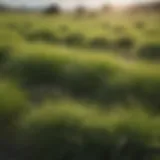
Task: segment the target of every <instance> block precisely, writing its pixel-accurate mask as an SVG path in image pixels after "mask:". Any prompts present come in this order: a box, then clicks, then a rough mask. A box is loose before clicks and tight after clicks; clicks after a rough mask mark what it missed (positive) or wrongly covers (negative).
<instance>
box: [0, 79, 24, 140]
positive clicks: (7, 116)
mask: <svg viewBox="0 0 160 160" xmlns="http://www.w3.org/2000/svg"><path fill="white" fill-rule="evenodd" d="M26 105H27V100H26V96H25V94H24V92H23V91H21V89H19V88H18V87H17V86H15V85H14V84H12V83H10V82H7V81H0V128H1V133H0V140H2V139H4V137H5V138H6V137H7V136H9V135H12V133H13V132H14V129H15V126H16V123H17V121H18V120H19V118H20V117H21V115H22V113H23V112H24V111H25V109H26ZM7 138H9V137H7ZM5 140H6V139H5Z"/></svg>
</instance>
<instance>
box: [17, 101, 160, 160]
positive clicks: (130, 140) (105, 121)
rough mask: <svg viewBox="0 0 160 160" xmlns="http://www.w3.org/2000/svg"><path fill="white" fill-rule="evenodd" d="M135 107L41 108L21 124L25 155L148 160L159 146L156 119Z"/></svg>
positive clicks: (55, 105)
mask: <svg viewBox="0 0 160 160" xmlns="http://www.w3.org/2000/svg"><path fill="white" fill-rule="evenodd" d="M135 107H136V106H133V108H131V109H128V110H127V109H124V108H121V109H112V110H111V111H104V110H99V109H97V108H95V107H91V106H87V105H84V104H80V103H79V104H78V103H75V102H74V101H68V100H67V101H66V100H64V101H63V102H57V101H56V102H52V103H47V104H44V105H42V107H41V108H40V109H34V110H32V111H31V113H30V114H28V115H27V116H26V117H25V118H24V119H23V120H22V122H21V132H20V134H21V136H19V137H21V138H22V139H21V138H20V141H21V144H22V145H23V143H25V145H26V143H27V146H26V147H27V148H26V149H25V151H24V153H25V154H29V155H30V156H31V159H40V160H41V159H42V160H43V159H52V158H54V159H63V158H66V157H68V158H74V159H75V160H79V159H101V158H102V159H103V158H107V159H111V160H112V159H114V158H118V159H123V158H124V157H125V156H127V158H128V159H131V158H133V159H138V160H140V159H141V158H142V157H143V156H146V157H148V156H149V155H148V156H147V150H148V149H150V148H152V147H155V146H157V145H159V144H160V141H159V134H160V130H159V127H158V126H159V122H160V121H159V117H156V116H152V115H150V114H148V113H147V112H145V111H143V110H141V109H140V108H135ZM44 146H45V147H44ZM126 146H128V147H127V148H125V147H126ZM40 148H41V149H42V148H43V149H42V150H41V153H39V150H40ZM141 156H142V157H141Z"/></svg>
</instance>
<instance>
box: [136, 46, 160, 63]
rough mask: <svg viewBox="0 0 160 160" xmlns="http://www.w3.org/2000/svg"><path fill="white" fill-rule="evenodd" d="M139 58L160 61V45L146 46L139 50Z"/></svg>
mask: <svg viewBox="0 0 160 160" xmlns="http://www.w3.org/2000/svg"><path fill="white" fill-rule="evenodd" d="M139 56H140V57H142V58H144V59H148V60H160V45H159V44H146V45H144V46H142V47H141V48H140V49H139Z"/></svg>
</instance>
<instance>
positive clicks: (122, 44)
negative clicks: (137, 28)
mask: <svg viewBox="0 0 160 160" xmlns="http://www.w3.org/2000/svg"><path fill="white" fill-rule="evenodd" d="M113 43H114V44H113V47H115V49H119V50H129V49H132V48H134V41H133V40H132V39H131V38H129V37H122V38H119V39H117V40H116V41H115V42H113Z"/></svg>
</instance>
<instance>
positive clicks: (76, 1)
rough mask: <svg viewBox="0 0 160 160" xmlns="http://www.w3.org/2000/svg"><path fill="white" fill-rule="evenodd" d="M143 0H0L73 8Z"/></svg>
mask: <svg viewBox="0 0 160 160" xmlns="http://www.w3.org/2000/svg"><path fill="white" fill-rule="evenodd" d="M144 1H151V0H0V2H1V3H6V4H10V5H13V6H28V7H44V6H46V5H48V4H52V3H57V4H60V5H61V6H62V7H63V8H74V7H75V6H77V5H85V6H87V7H90V8H96V7H100V6H101V5H103V4H108V3H110V4H112V5H115V6H116V5H118V6H119V5H128V4H133V3H143V2H144Z"/></svg>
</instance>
